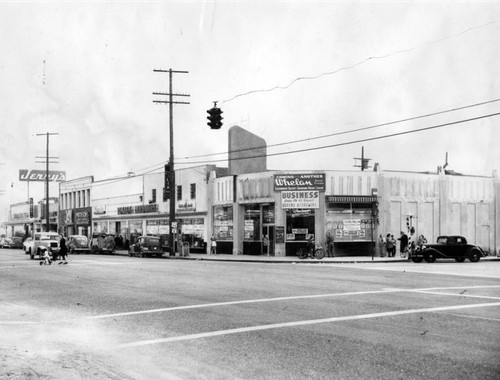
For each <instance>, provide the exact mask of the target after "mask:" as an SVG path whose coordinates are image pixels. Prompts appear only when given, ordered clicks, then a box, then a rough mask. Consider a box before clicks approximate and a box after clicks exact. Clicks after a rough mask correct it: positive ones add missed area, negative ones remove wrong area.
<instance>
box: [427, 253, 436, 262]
mask: <svg viewBox="0 0 500 380" xmlns="http://www.w3.org/2000/svg"><path fill="white" fill-rule="evenodd" d="M424 260H425V261H426V262H428V263H433V262H434V261H436V256H434V254H433V253H432V252H429V253H427V254H426V255H425V257H424Z"/></svg>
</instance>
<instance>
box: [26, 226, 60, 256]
mask: <svg viewBox="0 0 500 380" xmlns="http://www.w3.org/2000/svg"><path fill="white" fill-rule="evenodd" d="M44 249H48V250H49V251H50V252H51V254H52V255H53V256H54V257H57V255H58V253H59V234H57V233H55V232H36V233H35V238H34V239H33V246H32V247H29V252H28V253H29V255H30V258H31V259H32V260H33V259H34V258H35V256H38V257H39V258H42V256H43V250H44Z"/></svg>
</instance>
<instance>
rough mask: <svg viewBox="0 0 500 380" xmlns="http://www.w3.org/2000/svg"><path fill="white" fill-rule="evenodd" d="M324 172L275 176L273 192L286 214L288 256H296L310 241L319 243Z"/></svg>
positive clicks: (286, 247)
mask: <svg viewBox="0 0 500 380" xmlns="http://www.w3.org/2000/svg"><path fill="white" fill-rule="evenodd" d="M325 178H326V177H325V174H324V173H303V174H296V173H293V174H275V176H274V190H275V191H276V192H277V195H278V196H279V197H280V198H281V199H280V202H281V208H282V210H284V212H285V213H286V226H285V227H286V236H285V238H286V246H285V255H286V256H295V254H296V252H297V251H298V250H299V249H301V248H304V249H305V248H306V247H307V241H308V240H309V239H311V238H312V239H314V240H315V241H317V242H319V240H318V237H317V233H318V231H316V225H317V223H318V221H317V220H316V219H317V218H319V217H320V215H321V214H320V213H319V212H318V210H319V208H320V194H321V193H324V191H325Z"/></svg>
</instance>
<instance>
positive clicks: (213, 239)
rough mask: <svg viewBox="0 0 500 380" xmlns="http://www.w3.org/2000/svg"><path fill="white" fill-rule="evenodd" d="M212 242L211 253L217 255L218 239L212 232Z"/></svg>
mask: <svg viewBox="0 0 500 380" xmlns="http://www.w3.org/2000/svg"><path fill="white" fill-rule="evenodd" d="M210 240H211V243H210V254H212V255H216V254H217V239H216V238H215V234H212V237H211V238H210Z"/></svg>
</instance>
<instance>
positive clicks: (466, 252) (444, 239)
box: [409, 235, 487, 263]
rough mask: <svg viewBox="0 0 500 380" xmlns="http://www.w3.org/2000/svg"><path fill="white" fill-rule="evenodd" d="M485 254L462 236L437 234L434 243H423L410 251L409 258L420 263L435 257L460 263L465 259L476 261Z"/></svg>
mask: <svg viewBox="0 0 500 380" xmlns="http://www.w3.org/2000/svg"><path fill="white" fill-rule="evenodd" d="M485 256H487V253H485V252H484V251H483V250H482V249H481V248H480V247H478V246H477V245H474V244H468V243H467V239H466V238H464V237H463V236H458V235H453V236H439V237H438V238H437V243H436V244H423V245H421V246H418V247H416V248H415V250H414V251H413V252H410V255H409V258H410V259H411V260H412V261H413V262H415V263H420V262H422V260H425V261H426V262H428V263H433V262H434V261H436V259H455V260H456V261H457V262H459V263H462V262H464V261H465V259H469V260H470V261H471V262H477V261H479V259H480V258H481V257H485Z"/></svg>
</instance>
